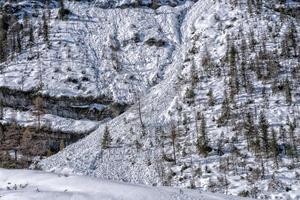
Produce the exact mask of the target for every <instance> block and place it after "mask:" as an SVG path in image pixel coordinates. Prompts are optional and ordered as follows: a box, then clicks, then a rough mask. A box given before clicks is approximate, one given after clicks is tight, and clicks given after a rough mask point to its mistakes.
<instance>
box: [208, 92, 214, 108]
mask: <svg viewBox="0 0 300 200" xmlns="http://www.w3.org/2000/svg"><path fill="white" fill-rule="evenodd" d="M207 96H208V105H209V106H214V105H215V97H214V94H213V90H212V89H211V88H210V89H209V91H208V93H207Z"/></svg>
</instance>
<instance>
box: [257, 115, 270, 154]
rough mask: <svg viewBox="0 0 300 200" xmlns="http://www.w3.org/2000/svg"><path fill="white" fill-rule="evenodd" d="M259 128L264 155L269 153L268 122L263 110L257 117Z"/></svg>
mask: <svg viewBox="0 0 300 200" xmlns="http://www.w3.org/2000/svg"><path fill="white" fill-rule="evenodd" d="M259 130H260V133H261V137H262V142H263V147H264V151H265V153H266V155H267V156H268V154H269V123H268V121H267V119H266V116H265V115H264V113H263V112H261V113H260V117H259Z"/></svg>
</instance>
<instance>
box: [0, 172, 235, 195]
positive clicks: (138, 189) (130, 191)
mask: <svg viewBox="0 0 300 200" xmlns="http://www.w3.org/2000/svg"><path fill="white" fill-rule="evenodd" d="M0 199H3V200H19V199H22V200H34V199H36V200H38V199H44V200H48V199H57V200H69V199H76V200H121V199H122V200H150V199H151V200H152V199H155V200H220V199H223V200H238V199H240V198H237V197H231V196H225V195H218V194H211V193H204V192H203V193H202V192H200V191H193V190H185V189H180V190H179V189H175V188H167V187H165V188H164V187H148V186H142V185H130V184H122V183H117V182H112V181H105V180H100V179H95V178H89V177H81V176H74V175H67V174H52V173H45V172H39V171H26V170H4V169H0Z"/></svg>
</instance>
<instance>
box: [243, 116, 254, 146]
mask: <svg viewBox="0 0 300 200" xmlns="http://www.w3.org/2000/svg"><path fill="white" fill-rule="evenodd" d="M244 129H245V136H246V139H247V149H248V151H249V150H250V146H251V145H252V144H253V139H254V136H255V124H254V120H253V115H252V113H251V112H248V113H247V114H246V119H245V121H244Z"/></svg>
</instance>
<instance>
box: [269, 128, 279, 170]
mask: <svg viewBox="0 0 300 200" xmlns="http://www.w3.org/2000/svg"><path fill="white" fill-rule="evenodd" d="M271 132H272V141H271V152H272V155H273V158H274V163H275V166H276V168H277V169H278V156H279V148H278V141H277V132H276V131H275V129H272V131H271Z"/></svg>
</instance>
